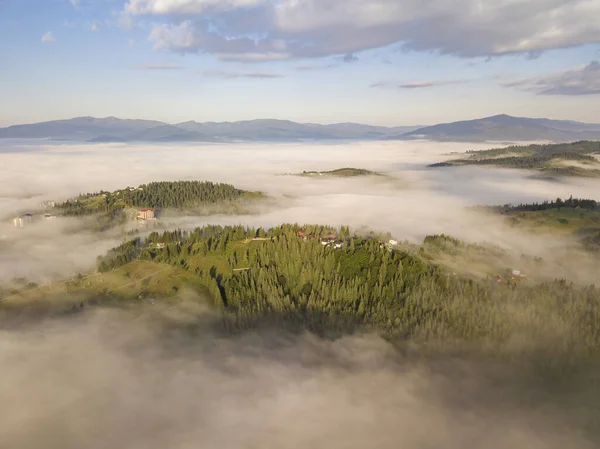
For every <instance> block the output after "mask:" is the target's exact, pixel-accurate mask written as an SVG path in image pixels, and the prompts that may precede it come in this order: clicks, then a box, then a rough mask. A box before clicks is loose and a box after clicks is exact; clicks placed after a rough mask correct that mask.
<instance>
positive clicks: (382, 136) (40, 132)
mask: <svg viewBox="0 0 600 449" xmlns="http://www.w3.org/2000/svg"><path fill="white" fill-rule="evenodd" d="M2 138H12V139H15V138H17V139H18V138H26V139H35V138H44V139H52V140H69V141H78V142H82V141H83V142H230V141H282V142H285V141H303V140H332V139H338V140H339V139H345V140H414V139H428V140H437V141H464V142H481V141H487V140H507V141H517V140H520V141H534V140H549V141H558V142H567V141H574V140H596V139H600V124H589V123H580V122H574V121H565V120H550V119H532V118H523V117H511V116H508V115H496V116H493V117H486V118H482V119H477V120H467V121H460V122H453V123H444V124H439V125H435V126H427V127H422V126H397V127H385V126H370V125H362V124H359V123H337V124H333V125H319V124H315V123H296V122H291V121H288V120H268V119H266V120H249V121H241V122H221V123H216V122H206V123H198V122H194V121H190V122H183V123H178V124H174V125H173V124H169V123H164V122H157V121H152V120H126V119H119V118H116V117H107V118H94V117H78V118H73V119H69V120H55V121H51V122H42V123H33V124H27V125H14V126H9V127H7V128H0V139H2Z"/></svg>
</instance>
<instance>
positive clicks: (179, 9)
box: [125, 0, 264, 15]
mask: <svg viewBox="0 0 600 449" xmlns="http://www.w3.org/2000/svg"><path fill="white" fill-rule="evenodd" d="M261 3H264V0H129V2H128V3H127V4H126V5H125V11H126V12H127V13H130V14H134V15H142V14H148V15H162V14H201V13H203V12H205V11H207V10H218V11H224V10H231V9H236V8H247V7H252V6H256V5H259V4H261Z"/></svg>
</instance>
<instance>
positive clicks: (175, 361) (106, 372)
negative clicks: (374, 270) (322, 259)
mask: <svg viewBox="0 0 600 449" xmlns="http://www.w3.org/2000/svg"><path fill="white" fill-rule="evenodd" d="M2 145H3V147H2V160H3V164H2V167H1V168H0V171H1V173H0V174H1V177H2V179H4V180H5V182H4V183H3V184H2V186H1V191H0V198H1V200H0V206H1V207H2V211H3V221H2V225H1V226H2V228H1V236H2V240H1V242H0V244H1V245H2V251H1V253H0V264H1V267H2V269H1V270H0V272H1V273H2V282H3V283H4V285H6V286H7V287H6V288H8V290H6V291H5V297H4V301H3V303H4V309H5V310H4V311H3V312H2V313H0V320H1V322H2V323H3V327H4V329H5V330H4V331H2V350H1V351H0V359H1V360H2V366H4V367H5V369H4V379H5V382H4V383H3V387H2V388H1V389H0V398H2V402H3V403H5V404H9V403H10V404H13V406H12V407H10V408H5V409H4V412H3V413H2V415H1V417H2V425H0V443H1V445H2V446H6V447H18V448H28V447H36V446H38V445H39V444H40V439H42V438H43V440H44V441H45V443H44V444H45V445H46V446H48V447H56V448H79V447H84V446H85V447H89V448H94V447H106V445H111V446H114V445H117V446H123V445H126V446H127V447H132V448H136V447H140V448H142V447H144V448H154V447H156V448H159V447H177V448H187V447H231V448H252V447H273V448H275V447H290V448H293V447H306V446H307V445H311V446H313V447H332V446H333V447H348V448H353V447H356V448H358V447H381V448H385V447H398V445H400V446H401V447H406V448H408V449H413V448H414V449H420V448H429V447H444V448H457V449H458V448H461V447H464V446H465V445H467V444H468V445H475V446H476V447H482V448H491V449H495V448H498V449H508V448H512V447H530V448H540V449H542V448H544V449H545V448H554V447H556V448H559V447H560V448H562V447H566V446H568V447H577V448H582V449H585V448H592V447H595V446H596V443H597V442H598V441H600V440H598V435H597V434H596V432H595V431H593V428H594V426H591V427H590V424H589V423H588V420H592V419H595V417H598V414H597V408H596V405H594V404H592V403H590V401H588V400H587V398H586V396H589V398H591V397H592V396H594V395H597V393H598V391H597V389H596V388H597V387H594V383H593V381H592V380H591V379H592V377H593V374H592V373H593V372H590V373H588V374H586V373H585V372H580V370H581V369H583V368H581V367H579V368H576V367H572V368H568V369H567V368H566V367H565V368H557V367H555V366H553V362H551V361H549V360H546V359H545V358H544V357H543V356H542V355H541V352H540V351H547V349H544V348H546V345H547V344H550V343H549V342H552V341H554V340H555V339H556V338H560V337H558V335H562V333H564V332H565V330H564V329H563V330H559V328H555V327H553V326H554V325H550V327H549V328H544V329H543V330H539V331H536V332H537V334H535V336H534V334H531V335H529V333H528V332H526V335H522V336H519V335H518V334H517V333H516V334H514V335H513V337H511V338H513V341H512V342H510V343H509V346H503V348H504V349H502V350H501V351H502V352H507V351H508V352H507V354H510V356H509V359H510V360H511V362H510V363H509V364H506V362H503V361H502V360H503V357H504V356H499V357H500V358H498V357H496V356H492V355H491V354H490V353H488V352H489V351H488V350H487V349H483V347H482V348H479V349H477V345H478V344H479V343H475V342H474V343H473V344H475V347H473V348H471V349H469V350H467V349H466V347H465V348H463V349H460V350H459V349H458V348H456V349H451V348H453V347H454V344H455V343H451V341H448V342H447V343H445V344H444V343H441V342H440V343H441V346H439V347H438V346H437V343H436V344H435V345H434V346H431V347H430V346H429V344H427V343H426V341H424V340H421V339H420V338H416V339H415V340H414V341H413V342H412V343H410V340H409V341H407V342H406V343H402V342H401V341H397V340H395V339H394V338H392V339H390V338H389V337H385V338H381V337H380V336H378V335H379V334H378V332H377V331H374V329H372V328H370V327H366V328H364V329H363V330H358V329H357V330H355V331H352V332H350V333H346V332H342V334H336V336H329V337H326V338H325V339H322V338H321V337H319V336H318V335H320V331H319V332H317V335H315V334H314V333H312V331H310V329H304V330H302V329H297V330H291V329H289V330H286V329H285V327H283V328H282V327H281V326H280V325H277V326H276V328H275V329H271V328H270V326H268V327H267V328H265V329H262V330H261V328H260V327H258V328H255V329H250V330H247V331H243V332H242V333H241V334H239V333H236V335H235V336H227V335H226V334H224V333H223V331H222V330H220V329H222V327H221V325H220V324H219V322H220V320H221V318H219V316H218V315H219V312H218V310H214V309H213V307H212V306H210V305H207V304H210V303H212V300H211V299H210V298H209V293H207V292H204V291H203V290H197V289H195V288H194V287H186V285H185V281H184V283H183V284H181V283H180V284H177V285H181V286H180V287H177V291H176V293H175V294H174V295H173V293H172V292H170V293H168V295H167V296H168V298H169V299H165V301H166V302H164V304H163V300H161V298H160V295H161V294H160V293H158V292H159V290H156V292H155V293H154V294H151V296H150V297H148V296H144V299H138V300H136V301H137V303H138V304H137V305H134V304H135V301H134V303H130V302H129V300H127V299H126V296H122V299H117V300H116V301H117V302H116V303H111V302H109V303H107V306H108V308H102V307H101V308H98V305H101V304H102V303H101V302H100V303H98V302H97V300H94V299H89V298H90V297H89V296H88V294H87V293H86V292H85V289H90V288H96V287H85V286H86V285H92V284H89V283H88V282H89V281H87V280H86V278H88V277H89V276H90V273H95V272H96V271H95V270H96V263H97V257H98V256H100V255H103V254H106V253H107V251H109V250H110V249H111V248H113V247H116V246H117V245H119V244H120V243H122V242H123V241H126V240H128V239H130V238H132V236H134V235H141V236H142V237H143V236H148V235H149V233H151V232H153V231H154V230H155V228H154V227H151V228H149V229H146V228H145V227H142V228H139V226H136V223H135V222H126V223H124V224H123V225H121V226H116V227H112V228H109V229H107V230H105V231H102V232H100V231H98V230H97V229H95V228H94V223H95V220H96V219H95V218H94V216H93V215H92V216H82V217H77V216H63V215H58V216H56V217H55V218H53V219H52V220H41V221H34V222H31V223H26V224H25V225H24V226H22V227H17V226H15V224H14V223H13V221H12V217H14V216H19V215H20V214H24V213H27V212H34V211H36V210H38V211H39V210H42V211H43V210H46V209H47V208H46V209H44V208H41V209H40V207H41V206H40V205H41V204H42V203H43V202H45V201H46V202H47V201H52V202H55V203H57V204H58V203H60V202H62V201H65V200H67V199H69V198H73V197H77V195H79V194H80V193H84V192H99V191H105V192H106V191H113V190H115V191H119V189H125V188H126V187H127V188H128V189H129V188H131V189H132V190H135V189H137V187H138V186H139V185H142V184H145V183H148V182H156V181H171V180H182V181H185V180H210V181H213V182H224V183H231V184H233V185H235V186H236V187H238V188H241V189H244V190H247V191H261V192H263V193H264V194H265V195H266V197H265V199H263V200H259V201H257V202H256V203H249V204H248V206H247V208H245V209H244V212H243V213H241V214H240V213H238V212H236V211H235V210H234V211H229V210H226V209H224V211H223V213H217V214H214V209H210V208H208V209H206V211H205V212H203V210H202V209H197V210H196V212H194V213H190V212H185V211H182V212H180V213H172V214H166V215H165V216H164V217H162V218H160V217H159V219H158V220H157V221H158V222H159V226H160V228H159V229H158V230H159V232H162V229H165V230H173V229H182V230H187V231H190V232H192V231H193V230H194V229H195V228H197V227H202V226H207V225H224V226H226V225H229V226H237V225H243V226H250V227H253V228H257V229H258V228H261V227H262V228H264V229H269V228H273V227H277V226H279V225H281V224H282V223H298V224H299V225H301V226H302V225H304V224H307V225H310V224H325V225H329V226H333V227H335V228H339V227H340V226H350V229H351V230H353V231H354V232H357V233H358V234H363V235H367V234H368V233H369V232H375V233H378V232H384V233H390V235H391V237H392V238H393V239H395V240H397V241H399V242H403V243H399V244H400V245H408V246H407V248H409V247H411V246H414V245H417V246H418V245H419V244H421V242H422V241H423V239H424V238H425V236H427V235H434V234H446V235H449V236H452V237H456V238H458V239H461V240H462V241H464V242H466V243H469V244H475V243H476V244H483V245H491V246H492V247H495V248H500V249H501V250H502V251H504V252H505V253H504V256H499V257H500V259H494V261H493V262H491V261H490V260H491V259H490V260H487V259H489V257H490V256H485V255H484V256H481V257H480V258H471V259H469V257H470V256H469V257H467V256H465V257H466V258H465V259H464V260H463V259H459V258H458V256H453V257H452V258H451V259H447V258H446V259H443V258H442V259H439V261H438V262H441V263H444V264H447V265H448V266H449V267H451V268H450V269H451V270H456V271H460V274H462V273H464V274H466V275H475V276H476V277H480V276H482V273H483V275H491V274H493V273H492V272H490V267H491V266H494V263H495V264H496V266H497V264H498V263H499V261H501V262H500V263H505V264H509V263H512V262H515V263H516V264H518V263H521V265H519V266H516V265H515V266H509V267H510V268H521V269H523V270H526V271H527V273H528V275H529V276H530V277H531V278H532V280H531V281H528V282H542V281H551V280H552V279H555V278H564V279H568V280H570V281H574V282H576V283H577V284H579V285H587V284H591V283H595V282H596V280H597V266H598V265H597V263H598V259H597V257H596V256H593V255H590V254H588V253H585V252H584V251H583V250H582V249H581V248H580V247H579V246H578V245H577V242H576V240H574V239H573V237H572V236H570V235H568V234H564V233H563V234H560V233H559V234H556V233H554V234H553V233H532V232H531V231H528V230H526V229H521V228H519V227H511V226H509V225H507V223H506V221H505V218H504V217H502V216H498V215H497V214H493V213H490V212H488V211H482V210H480V209H477V208H473V207H474V206H484V205H502V204H508V203H512V204H515V205H516V204H519V203H526V202H527V203H532V202H543V201H546V200H551V199H555V198H557V197H562V198H565V199H566V198H569V196H571V195H572V196H573V197H576V198H589V199H596V200H600V196H599V195H598V192H600V189H599V187H600V181H598V180H596V179H584V178H556V179H551V180H544V179H540V178H539V177H536V176H535V175H534V174H533V173H532V172H530V171H520V170H514V169H503V168H487V167H457V168H439V169H436V168H428V165H429V164H432V163H434V162H439V161H440V160H450V159H452V158H456V154H457V153H458V154H460V153H464V152H465V151H469V150H484V149H489V148H496V147H497V144H496V143H486V144H464V143H434V142H427V141H412V142H352V143H343V144H339V143H338V144H331V143H311V144H309V143H305V144H297V143H296V144H292V143H279V144H242V143H238V144H208V145H197V144H194V145H191V144H185V145H168V146H167V145H135V146H132V145H123V144H99V145H91V144H56V143H52V144H43V145H40V144H39V142H34V141H31V142H26V141H21V142H19V143H17V144H14V143H13V142H10V143H9V142H4V143H3V144H2ZM340 167H361V168H364V169H367V170H371V171H373V172H376V173H379V174H380V175H379V176H357V177H335V176H333V177H328V176H325V177H323V176H318V175H316V176H298V175H297V174H298V173H300V174H301V173H302V172H304V171H311V170H312V171H326V170H334V169H336V168H340ZM207 214H208V215H207ZM131 232H133V233H134V234H131ZM523 254H525V255H527V256H528V257H542V258H543V260H544V263H543V265H539V264H538V265H536V264H532V263H530V262H527V261H523V259H522V257H523ZM442 256H443V255H442ZM442 256H440V257H442ZM519 261H521V262H519ZM507 266H508V265H507ZM486 270H487V274H486ZM529 270H537V272H536V271H529ZM129 273H130V272H128V273H126V274H127V279H124V280H123V281H121V284H120V285H118V286H115V290H114V291H113V293H109V296H110V295H111V294H112V295H114V294H117V291H120V292H121V293H120V294H121V295H130V294H131V295H137V294H138V293H139V292H140V291H139V288H140V286H141V285H144V284H145V283H146V282H147V281H148V278H147V277H145V278H139V279H140V280H139V281H136V279H138V278H136V276H138V275H137V273H136V272H135V269H134V271H131V276H132V277H130V274H129ZM157 273H158V272H157ZM98 274H99V275H100V278H103V277H104V276H105V275H104V274H102V273H98ZM454 274H456V273H454ZM82 275H83V276H84V278H83V280H82V281H80V282H79V281H76V280H74V281H69V282H75V283H78V282H79V284H78V285H80V286H83V287H84V288H85V289H84V290H77V289H75V290H73V291H69V289H70V287H66V290H65V289H63V287H60V286H61V285H62V282H63V280H64V279H76V277H77V276H79V277H81V276H82ZM91 276H92V277H91V278H89V279H90V280H93V279H94V277H93V276H97V275H91ZM139 276H141V274H140V275H139ZM156 276H158V274H157V275H156ZM177 276H179V275H177ZM17 278H22V279H23V281H18V282H17V281H15V279H17ZM96 279H99V278H96ZM143 279H146V281H144V282H142V280H143ZM150 279H151V278H150ZM182 279H183V278H182ZM533 279H535V281H534V280H533ZM25 282H32V283H33V284H32V285H35V287H33V290H31V291H30V292H28V290H27V289H28V288H31V287H22V285H24V283H25ZM92 282H96V281H92ZM98 282H100V283H103V282H110V280H109V279H108V278H106V281H105V280H100V281H98ZM156 282H158V284H157V285H160V283H161V282H163V284H164V283H165V282H168V281H165V279H163V280H162V281H156ZM10 285H12V287H10V288H9V287H8V286H10ZM53 285H55V286H54V287H53ZM56 285H57V286H59V287H56ZM65 285H68V284H65ZM94 285H95V284H94ZM167 285H169V284H167ZM190 285H191V284H190ZM23 288H24V290H23V291H22V292H20V290H21V289H23ZM57 288H58V290H57ZM144 288H145V287H142V289H144ZM146 288H147V287H146ZM174 288H175V287H174ZM130 289H133V290H131V292H130ZM104 291H106V289H105V290H104ZM90 292H91V290H90ZM57 295H59V296H60V295H66V296H64V299H61V300H58V296H57ZM143 295H145V293H144V291H142V293H141V295H140V296H139V298H142V296H143ZM198 295H200V296H198ZM40 296H41V297H43V298H45V299H43V298H41V297H40ZM36 298H38V299H36ZM114 298H117V297H114ZM40 299H41V300H42V302H44V301H45V302H46V303H45V304H42V303H39V305H37V306H36V304H37V302H36V301H39V300H40ZM32 300H33V301H34V302H31V301H32ZM90 301H91V302H90ZM111 301H112V300H111ZM122 301H125V302H122ZM121 303H122V305H119V304H121ZM93 304H97V305H96V306H94V305H93ZM109 304H112V305H109ZM115 306H116V307H115ZM40 307H41V308H40ZM90 307H91V308H90ZM132 307H133V308H132ZM513 307H514V306H513ZM53 310H54V311H53ZM57 313H58V314H57ZM65 313H66V315H65ZM73 313H74V314H73ZM480 313H483V312H480ZM521 314H524V315H523V316H521ZM528 314H529V312H525V311H523V312H521V311H519V310H518V309H513V310H512V311H510V312H509V315H508V316H510V317H512V318H511V319H515V320H517V321H520V320H529V318H527V316H528ZM570 325H571V324H569V326H570ZM562 326H564V324H563V325H562ZM294 329H296V328H295V327H294ZM519 332H520V331H519ZM540 332H541V333H540ZM548 332H550V334H549V333H548ZM567 332H570V331H567ZM553 333H557V334H556V335H555V336H553V335H552V334H553ZM507 344H508V343H507ZM444 347H447V349H442V348H444ZM457 351H458V352H457ZM538 353H539V354H538ZM478 354H479V355H478ZM538 359H539V360H538ZM565 363H566V362H565ZM569 363H571V362H569ZM573 363H575V364H576V365H577V364H580V363H583V362H573ZM585 363H586V364H587V363H588V362H585ZM557 370H558V371H557ZM565 370H566V371H565ZM557 372H561V373H562V374H561V376H563V378H562V379H561V380H557V379H554V376H556V375H557ZM544 373H545V374H544ZM590 376H592V377H590ZM564 383H567V384H573V388H574V391H572V392H571V393H566V392H564V391H563V390H562V388H563V387H562V385H564ZM575 384H576V385H577V386H575ZM595 397H597V396H595ZM577 398H579V399H577ZM572 401H575V402H572ZM48 436H50V440H48Z"/></svg>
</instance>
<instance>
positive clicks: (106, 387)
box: [0, 302, 594, 449]
mask: <svg viewBox="0 0 600 449" xmlns="http://www.w3.org/2000/svg"><path fill="white" fill-rule="evenodd" d="M195 304H196V305H195V306H194V305H193V304H191V305H188V306H186V307H181V310H180V311H174V310H164V311H160V309H155V310H153V311H148V312H147V313H146V314H137V315H133V314H131V315H130V314H127V313H124V312H117V311H102V312H84V313H83V314H80V315H76V316H75V317H72V318H71V319H55V320H48V321H45V322H41V323H39V322H38V323H35V325H34V326H28V325H21V326H19V325H16V326H15V325H14V323H12V326H11V328H10V329H6V328H4V329H3V330H1V331H0V337H1V341H2V344H1V345H0V363H1V364H2V366H3V374H2V377H3V382H1V383H0V400H1V401H2V403H3V404H10V407H2V408H0V445H1V446H2V447H10V448H22V449H26V448H34V447H39V446H40V445H43V446H44V447H46V448H49V449H59V448H60V449H80V448H83V447H85V448H88V449H100V448H105V447H128V448H132V449H142V448H144V449H159V448H160V449H163V448H171V449H188V448H194V447H207V448H230V449H247V448H264V449H279V448H289V449H301V448H302V449H303V448H306V447H313V448H330V449H338V448H339V449H341V448H344V449H359V448H360V449H363V448H365V447H374V448H375V447H376V448H381V449H387V448H389V449H391V448H394V449H395V448H398V447H402V448H403V449H427V448H431V447H439V448H445V449H463V448H464V447H467V446H472V447H478V448H484V449H513V448H517V447H519V448H521V447H527V448H528V449H563V448H565V447H570V448H577V449H592V447H594V446H593V445H592V443H591V442H590V441H589V440H587V439H586V437H585V436H584V435H583V433H582V430H581V428H580V426H581V422H579V423H577V422H576V421H575V420H574V419H573V416H572V415H570V414H569V413H572V412H573V411H574V410H575V409H576V407H577V406H578V405H579V403H576V404H573V405H570V406H569V408H568V409H563V410H561V409H560V408H559V407H558V403H559V401H558V400H554V397H555V396H553V395H551V394H552V391H550V392H548V394H550V396H549V397H550V398H553V400H550V401H548V400H542V399H541V398H540V397H539V396H540V395H538V396H536V393H535V389H533V388H531V386H528V385H527V380H526V378H525V379H522V380H520V381H519V380H515V379H514V375H515V373H516V372H517V371H513V370H512V368H510V367H507V366H506V365H503V366H499V364H498V363H496V364H493V363H492V364H489V365H487V366H486V364H485V363H470V362H468V361H458V360H456V361H453V360H450V359H449V360H441V359H438V362H437V363H433V362H428V361H426V360H421V361H419V360H418V359H414V358H411V357H410V356H400V355H399V354H398V353H396V352H395V351H394V349H393V348H392V347H391V345H389V344H387V343H386V342H384V341H382V340H381V339H379V338H376V337H374V336H363V337H357V336H355V337H346V338H342V339H339V340H336V341H323V340H317V339H316V338H314V337H311V336H300V337H294V336H287V335H282V334H278V335H264V336H261V335H252V334H245V335H244V336H243V338H240V339H234V338H230V339H224V338H218V337H217V336H216V335H215V334H214V333H213V332H211V331H210V330H209V327H208V326H206V325H202V323H203V322H207V320H209V319H210V317H207V316H206V313H207V312H205V311H204V312H203V310H202V308H201V307H200V306H198V303H197V302H196V303H195ZM156 307H159V306H158V305H157V306H156ZM162 314H164V316H161V315H162ZM165 321H166V322H169V321H170V326H171V327H173V325H175V326H176V325H177V323H180V324H182V325H184V324H185V323H187V322H190V323H191V322H193V323H196V324H198V323H200V326H199V330H198V332H197V333H196V335H187V334H186V333H185V332H177V331H176V328H175V330H173V331H170V330H169V328H165V327H162V326H161V325H160V323H161V322H165ZM24 354H26V356H24ZM541 388H542V387H538V389H541ZM579 402H583V401H579Z"/></svg>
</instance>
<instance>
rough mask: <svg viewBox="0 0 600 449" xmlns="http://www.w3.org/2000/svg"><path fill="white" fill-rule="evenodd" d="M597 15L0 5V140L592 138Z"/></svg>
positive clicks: (598, 71)
mask: <svg viewBox="0 0 600 449" xmlns="http://www.w3.org/2000/svg"><path fill="white" fill-rule="evenodd" d="M598 17H600V0H493V1H492V0H454V1H452V2H448V1H447V0H428V1H423V0H0V60H2V61H3V62H2V68H1V70H0V98H2V104H3V106H4V107H2V108H0V126H8V125H12V124H18V123H31V122H38V121H46V120H54V119H64V118H71V117H76V116H95V117H107V116H117V117H121V118H143V119H155V120H163V121H166V122H170V123H177V122H182V121H187V120H196V121H236V120H247V119H256V118H277V119H288V120H294V121H299V122H318V123H335V122H346V121H354V122H361V123H369V124H376V125H429V124H434V123H439V122H448V121H454V120H463V119H472V118H478V117H484V116H489V115H495V114H501V113H506V114H510V115H516V116H530V117H548V118H557V119H572V120H579V121H585V122H600V102H599V101H598V100H599V98H600V20H598Z"/></svg>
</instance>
